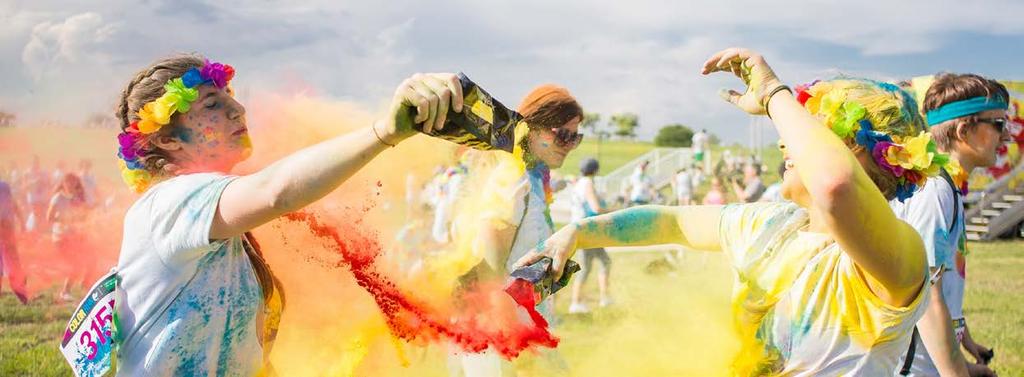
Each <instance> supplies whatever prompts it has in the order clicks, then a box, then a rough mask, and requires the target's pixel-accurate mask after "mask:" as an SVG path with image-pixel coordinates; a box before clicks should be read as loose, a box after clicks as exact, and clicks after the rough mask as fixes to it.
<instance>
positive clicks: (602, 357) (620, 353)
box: [0, 241, 1024, 376]
mask: <svg viewBox="0 0 1024 377" xmlns="http://www.w3.org/2000/svg"><path fill="white" fill-rule="evenodd" d="M970 249H971V254H970V255H969V257H968V280H969V283H968V290H967V299H966V305H967V309H966V312H967V317H968V318H969V321H970V326H971V329H972V333H973V334H974V337H975V338H976V339H977V340H978V341H979V342H982V343H983V344H985V345H988V346H990V347H994V348H995V351H996V358H995V360H994V361H993V364H992V365H993V367H994V368H995V369H996V371H997V372H999V374H1000V376H1024V358H1022V357H1021V355H1022V353H1024V330H1022V329H1024V305H1021V302H1024V278H1021V276H1022V275H1021V271H1024V241H1014V242H996V243H985V244H970ZM701 257H702V255H696V254H695V253H688V254H687V256H686V258H685V259H684V264H683V267H682V268H681V269H679V270H677V271H674V272H671V273H668V274H650V273H647V272H645V267H646V266H647V265H648V264H649V263H650V262H652V261H654V260H656V259H659V258H661V254H659V253H645V254H628V255H623V254H616V255H613V260H614V262H613V276H612V279H613V287H612V288H613V295H614V297H615V299H616V301H617V304H616V305H615V306H613V307H612V308H611V309H602V310H599V311H596V312H595V313H593V314H590V315H563V316H562V317H561V323H560V324H559V325H558V329H559V335H560V336H561V338H562V343H561V345H560V346H559V349H560V351H561V353H562V355H563V356H564V357H565V359H566V361H567V363H568V365H569V366H570V367H571V368H572V370H573V372H574V373H575V374H576V375H581V376H615V375H682V376H686V375H699V376H707V375H716V374H719V373H716V372H715V371H717V370H719V368H722V367H723V366H724V365H727V362H728V356H729V350H731V349H734V346H735V345H734V344H731V343H730V342H729V340H728V337H727V336H722V334H726V333H727V332H728V331H729V326H728V323H729V320H728V300H729V292H730V287H729V286H730V283H729V282H730V281H731V277H730V273H729V270H728V268H727V267H726V265H725V263H724V260H723V259H722V258H721V256H719V255H716V254H708V257H706V260H702V258H701ZM593 281H594V279H591V281H590V282H588V289H589V290H590V292H591V296H594V294H593V290H594V289H595V287H593V285H594V283H593ZM566 301H568V300H567V299H566V298H565V297H563V298H562V299H560V301H559V305H558V307H559V312H561V313H565V312H566V310H565V309H566V305H567V302H566ZM71 310H72V307H71V305H67V304H63V305H57V304H53V301H52V292H49V293H47V294H45V295H43V296H40V297H37V298H36V299H34V300H33V301H32V302H31V303H30V304H29V305H27V306H23V305H21V304H20V303H18V302H17V300H16V299H15V298H14V296H13V295H12V294H11V293H10V292H9V291H8V292H6V293H4V294H3V295H2V296H0V376H67V375H69V373H70V371H69V369H68V368H67V367H66V366H65V362H64V360H63V358H62V357H61V355H60V354H59V352H58V351H57V342H58V338H59V336H60V335H61V331H63V326H64V324H65V321H66V316H67V315H68V313H69V312H70V311H71ZM284 331H288V330H287V329H286V328H284V329H282V332H284ZM409 353H410V354H411V355H423V356H422V357H419V358H414V362H413V364H412V365H411V366H409V367H408V368H401V367H393V368H387V370H388V372H384V371H383V370H381V369H374V371H376V373H372V372H373V371H363V372H365V373H371V374H370V375H415V376H446V375H447V372H446V369H445V366H444V361H443V360H444V357H443V352H441V351H439V350H438V349H437V347H432V348H430V349H428V350H427V351H426V352H420V351H416V350H410V351H409ZM339 357H341V355H339ZM285 367H286V366H285ZM284 369H286V368H284ZM721 374H724V372H722V373H721ZM285 375H288V374H285ZM357 375H365V374H362V373H357Z"/></svg>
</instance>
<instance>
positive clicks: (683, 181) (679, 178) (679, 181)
mask: <svg viewBox="0 0 1024 377" xmlns="http://www.w3.org/2000/svg"><path fill="white" fill-rule="evenodd" d="M691 175H692V174H690V172H688V171H681V172H679V173H678V174H676V177H675V180H676V196H691V195H692V194H693V177H691Z"/></svg>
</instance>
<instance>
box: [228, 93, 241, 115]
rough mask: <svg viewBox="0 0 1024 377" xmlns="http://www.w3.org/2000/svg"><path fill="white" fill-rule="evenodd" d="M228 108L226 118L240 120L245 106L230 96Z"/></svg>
mask: <svg viewBox="0 0 1024 377" xmlns="http://www.w3.org/2000/svg"><path fill="white" fill-rule="evenodd" d="M229 106H230V107H229V108H228V118H229V119H231V120H240V119H244V117H245V106H242V104H241V103H239V102H238V101H236V100H235V99H234V98H233V97H232V98H230V102H229Z"/></svg>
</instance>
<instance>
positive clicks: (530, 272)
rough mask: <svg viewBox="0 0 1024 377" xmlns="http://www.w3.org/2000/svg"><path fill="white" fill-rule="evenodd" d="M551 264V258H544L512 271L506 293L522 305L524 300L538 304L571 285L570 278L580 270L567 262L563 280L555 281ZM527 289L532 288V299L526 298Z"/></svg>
mask: <svg viewBox="0 0 1024 377" xmlns="http://www.w3.org/2000/svg"><path fill="white" fill-rule="evenodd" d="M551 263H552V260H551V258H549V257H544V258H541V259H540V260H539V261H536V262H533V264H531V265H528V266H523V267H520V268H518V269H516V270H515V271H512V274H511V275H510V276H509V279H508V282H507V283H506V285H505V292H508V294H509V295H511V296H512V298H513V299H515V300H516V302H519V303H520V304H522V303H523V302H524V299H525V301H526V302H532V303H538V302H541V301H544V299H545V298H547V297H548V296H550V295H552V294H554V293H555V292H558V290H560V289H562V288H564V287H565V286H566V285H569V278H570V277H571V276H572V274H574V273H576V272H578V271H579V270H580V265H579V264H578V263H576V262H574V261H572V260H569V261H566V263H565V267H564V268H563V269H562V278H560V279H558V281H555V280H554V274H552V273H551ZM525 288H532V289H531V290H532V293H533V295H532V297H524V289H525ZM527 291H529V290H527ZM526 293H529V292H526Z"/></svg>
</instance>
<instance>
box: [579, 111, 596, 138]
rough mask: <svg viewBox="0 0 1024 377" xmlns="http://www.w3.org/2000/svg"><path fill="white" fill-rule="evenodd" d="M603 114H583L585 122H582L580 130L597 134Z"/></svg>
mask: <svg viewBox="0 0 1024 377" xmlns="http://www.w3.org/2000/svg"><path fill="white" fill-rule="evenodd" d="M600 122H601V114H598V113H586V114H583V121H582V122H580V128H582V129H584V130H586V131H587V132H588V133H591V134H596V133H597V129H598V128H600Z"/></svg>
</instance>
